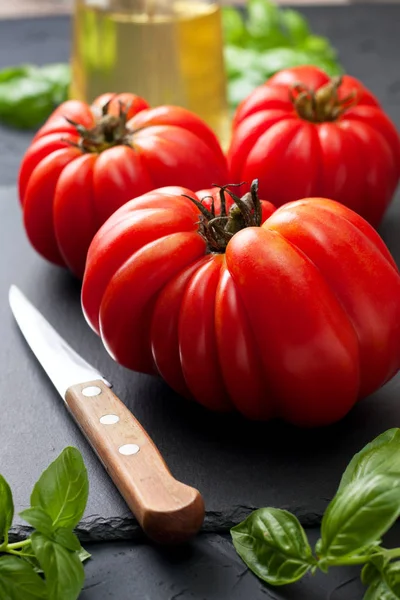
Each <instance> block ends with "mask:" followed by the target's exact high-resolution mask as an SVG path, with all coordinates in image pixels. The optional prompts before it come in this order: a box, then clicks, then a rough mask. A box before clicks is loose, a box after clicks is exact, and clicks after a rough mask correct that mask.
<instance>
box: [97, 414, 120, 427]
mask: <svg viewBox="0 0 400 600" xmlns="http://www.w3.org/2000/svg"><path fill="white" fill-rule="evenodd" d="M118 421H119V416H118V415H103V416H102V417H100V423H101V424H102V425H115V423H118Z"/></svg>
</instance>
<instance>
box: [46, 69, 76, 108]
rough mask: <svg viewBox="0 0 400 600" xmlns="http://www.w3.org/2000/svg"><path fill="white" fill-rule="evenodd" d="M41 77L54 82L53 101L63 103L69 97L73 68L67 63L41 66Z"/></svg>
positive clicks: (56, 103)
mask: <svg viewBox="0 0 400 600" xmlns="http://www.w3.org/2000/svg"><path fill="white" fill-rule="evenodd" d="M40 77H42V78H43V79H45V80H46V81H48V82H49V83H51V84H52V95H53V98H52V99H53V103H54V104H55V105H58V104H61V102H64V101H65V100H67V98H68V89H69V86H70V83H71V68H70V66H69V64H67V63H53V64H50V65H45V66H44V67H41V68H40Z"/></svg>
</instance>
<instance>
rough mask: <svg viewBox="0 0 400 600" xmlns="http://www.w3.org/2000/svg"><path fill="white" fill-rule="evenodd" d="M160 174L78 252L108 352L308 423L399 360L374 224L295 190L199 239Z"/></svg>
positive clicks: (258, 414)
mask: <svg viewBox="0 0 400 600" xmlns="http://www.w3.org/2000/svg"><path fill="white" fill-rule="evenodd" d="M204 193H205V194H207V193H208V191H207V190H206V191H204V190H202V191H201V192H198V193H197V194H196V193H195V192H193V191H191V190H188V189H184V188H179V187H169V188H162V189H157V190H153V191H152V192H150V193H146V194H144V195H142V196H141V197H139V198H137V199H134V200H132V201H130V202H128V203H127V204H125V205H124V206H122V207H121V208H120V209H118V211H117V212H116V213H114V214H113V215H112V216H111V217H110V218H109V219H108V220H107V221H106V223H105V224H104V225H103V226H102V227H101V229H100V230H99V231H98V232H97V234H96V235H95V237H94V239H93V241H92V244H91V246H90V249H89V252H88V258H87V263H86V270H85V275H84V279H83V286H82V307H83V311H84V314H85V317H86V319H87V321H88V323H89V324H90V325H91V327H92V328H93V329H94V330H95V331H96V332H97V333H98V334H99V335H100V336H101V338H102V340H103V343H104V345H105V347H106V348H107V350H108V351H109V353H110V354H111V356H113V357H114V359H115V360H117V361H118V362H120V363H121V364H123V365H124V366H125V367H127V368H130V369H133V370H136V371H142V372H146V373H158V374H159V375H161V376H162V377H163V378H164V379H165V380H166V381H167V383H168V384H169V385H170V386H171V387H172V388H173V389H175V390H176V391H177V392H178V393H180V394H181V395H182V396H185V397H187V398H190V399H192V400H196V401H197V402H199V403H200V404H202V405H203V406H205V407H206V408H208V409H211V410H215V411H223V412H226V411H232V410H237V411H239V412H240V413H242V414H243V415H244V416H245V417H247V418H250V419H257V420H269V419H272V418H281V419H285V420H287V421H289V422H291V423H294V424H295V425H299V426H304V427H314V426H322V425H327V424H330V423H333V422H336V421H338V420H339V419H341V418H343V417H344V416H345V415H346V414H347V413H348V412H349V410H350V409H351V408H352V407H353V405H354V404H355V403H356V402H357V400H359V399H360V398H362V397H364V396H367V395H369V394H371V393H372V392H373V391H375V390H376V389H378V388H379V387H380V386H381V385H383V384H384V383H385V382H386V381H388V380H389V379H390V378H391V377H393V376H394V375H395V374H396V372H397V371H398V370H399V369H400V273H399V270H398V268H397V266H396V264H395V262H394V260H393V258H392V257H391V255H390V253H389V251H388V249H387V248H386V246H385V244H384V242H383V241H382V239H381V238H380V236H379V235H378V233H377V232H376V230H375V229H374V228H373V227H372V226H371V225H370V224H368V223H367V221H366V220H365V219H363V218H362V217H361V216H360V215H358V214H357V213H355V212H354V211H351V210H350V209H348V208H347V207H345V206H344V205H343V204H340V203H338V202H336V201H332V200H328V199H325V198H307V199H304V200H298V201H294V202H291V203H288V204H286V205H284V206H282V207H280V208H278V209H277V210H276V211H274V212H271V213H270V215H269V216H268V217H267V218H266V219H265V221H264V223H263V224H262V226H261V227H248V228H245V229H242V230H241V231H239V232H238V233H236V234H235V235H234V236H233V237H232V239H231V240H230V241H229V243H228V245H227V247H226V251H225V253H216V254H214V253H208V250H207V245H206V243H205V241H204V240H203V238H202V237H201V236H200V235H199V234H198V221H199V217H200V211H199V209H198V208H197V206H196V205H195V204H194V203H193V202H191V201H190V200H189V199H187V198H186V197H184V196H183V194H185V195H187V196H190V197H191V198H197V199H200V198H201V197H202V195H203V194H204Z"/></svg>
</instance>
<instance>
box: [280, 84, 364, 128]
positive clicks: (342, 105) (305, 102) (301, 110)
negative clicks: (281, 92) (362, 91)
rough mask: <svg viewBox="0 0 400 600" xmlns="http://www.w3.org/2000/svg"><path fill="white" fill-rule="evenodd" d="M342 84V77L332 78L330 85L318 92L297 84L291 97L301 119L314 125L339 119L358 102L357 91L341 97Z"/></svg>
mask: <svg viewBox="0 0 400 600" xmlns="http://www.w3.org/2000/svg"><path fill="white" fill-rule="evenodd" d="M342 82H343V78H342V77H341V76H338V77H332V79H331V80H330V81H329V82H328V83H326V84H325V85H323V86H322V87H320V88H319V89H318V90H316V91H314V90H311V89H310V88H308V87H307V86H306V85H304V83H295V84H294V85H293V86H292V88H291V90H290V92H289V96H290V100H291V102H292V103H293V105H294V107H295V109H296V112H297V114H298V115H299V117H301V118H302V119H304V120H306V121H311V122H312V123H324V122H326V121H336V120H337V119H339V118H340V117H341V116H342V115H343V114H344V113H345V112H346V111H347V110H348V109H349V108H351V107H352V106H354V105H356V104H357V102H358V98H357V92H356V90H353V91H352V92H351V93H350V94H348V95H347V96H345V97H344V98H340V97H339V90H340V86H341V85H342Z"/></svg>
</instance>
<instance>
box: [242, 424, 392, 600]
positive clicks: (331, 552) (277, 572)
mask: <svg viewBox="0 0 400 600" xmlns="http://www.w3.org/2000/svg"><path fill="white" fill-rule="evenodd" d="M399 516H400V429H389V430H388V431H386V432H384V433H383V434H381V435H380V436H378V437H377V438H376V439H374V440H373V441H372V442H371V443H369V444H367V446H365V448H363V449H362V450H361V451H360V452H358V453H357V454H356V455H355V456H354V457H353V459H352V460H351V461H350V463H349V465H348V467H347V469H346V470H345V472H344V474H343V476H342V479H341V482H340V485H339V488H338V491H337V493H336V495H335V497H334V498H333V499H332V501H331V502H330V504H329V506H328V507H327V509H326V511H325V514H324V516H323V519H322V523H321V538H320V539H319V540H318V542H317V543H316V546H315V548H314V552H313V551H312V550H311V547H310V544H309V542H308V539H307V535H306V532H305V530H304V529H303V527H302V526H301V524H300V523H299V521H298V520H297V519H296V517H295V516H294V515H292V514H291V513H289V512H287V511H285V510H280V509H277V508H262V509H260V510H256V511H255V512H253V513H252V514H251V515H250V516H249V517H247V519H246V520H245V521H243V522H242V523H240V524H239V525H237V526H236V527H233V528H232V529H231V535H232V540H233V544H234V546H235V549H236V551H237V553H238V554H239V556H240V557H241V558H242V559H243V561H244V562H245V563H246V565H247V566H248V567H249V568H250V569H251V570H252V571H253V573H255V574H256V575H257V576H258V577H259V578H260V579H262V580H263V581H265V582H266V583H268V584H270V585H276V586H278V585H285V584H288V583H293V582H295V581H298V580H299V579H301V578H302V577H303V576H304V575H305V574H306V573H309V572H310V573H312V574H314V573H315V572H316V570H317V569H319V570H321V571H323V572H325V573H326V572H327V571H328V569H329V568H330V567H334V566H344V565H364V566H363V569H362V573H361V579H362V582H363V583H364V584H365V585H366V586H368V589H367V591H366V594H365V596H364V600H400V560H399V559H400V548H395V549H393V550H388V549H386V548H383V547H382V545H381V539H382V536H383V535H384V534H385V533H386V532H387V531H388V530H389V529H390V527H391V526H392V525H393V524H394V522H395V521H396V520H397V519H398V517H399Z"/></svg>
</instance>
